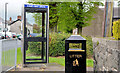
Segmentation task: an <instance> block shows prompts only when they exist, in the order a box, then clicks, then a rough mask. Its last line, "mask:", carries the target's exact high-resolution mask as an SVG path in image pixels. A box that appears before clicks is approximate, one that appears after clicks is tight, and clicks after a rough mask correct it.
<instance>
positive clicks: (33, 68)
mask: <svg viewBox="0 0 120 73" xmlns="http://www.w3.org/2000/svg"><path fill="white" fill-rule="evenodd" d="M15 71H65V67H64V66H61V65H59V64H56V63H49V64H39V65H38V64H36V65H29V66H26V67H22V65H18V66H17V69H16V70H15ZM87 71H93V68H92V67H87Z"/></svg>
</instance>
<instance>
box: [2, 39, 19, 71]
mask: <svg viewBox="0 0 120 73" xmlns="http://www.w3.org/2000/svg"><path fill="white" fill-rule="evenodd" d="M16 62H17V39H4V40H0V72H2V71H8V70H10V69H12V68H15V67H16Z"/></svg>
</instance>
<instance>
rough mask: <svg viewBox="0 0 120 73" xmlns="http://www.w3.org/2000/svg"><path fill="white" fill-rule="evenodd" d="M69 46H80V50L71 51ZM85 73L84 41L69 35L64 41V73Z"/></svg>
mask: <svg viewBox="0 0 120 73" xmlns="http://www.w3.org/2000/svg"><path fill="white" fill-rule="evenodd" d="M70 44H81V48H75V49H71V48H70V47H69V46H70ZM74 72H79V73H86V39H84V38H83V37H81V36H80V35H71V36H70V37H69V38H68V39H66V40H65V73H74Z"/></svg>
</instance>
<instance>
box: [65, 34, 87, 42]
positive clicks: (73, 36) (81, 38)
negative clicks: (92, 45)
mask: <svg viewBox="0 0 120 73" xmlns="http://www.w3.org/2000/svg"><path fill="white" fill-rule="evenodd" d="M66 40H68V41H69V40H83V41H84V40H86V39H84V38H83V37H81V36H80V35H71V36H70V37H69V38H68V39H66Z"/></svg>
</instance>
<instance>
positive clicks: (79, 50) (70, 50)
mask: <svg viewBox="0 0 120 73" xmlns="http://www.w3.org/2000/svg"><path fill="white" fill-rule="evenodd" d="M68 51H69V52H85V50H82V49H69V50H68Z"/></svg>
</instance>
